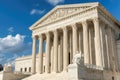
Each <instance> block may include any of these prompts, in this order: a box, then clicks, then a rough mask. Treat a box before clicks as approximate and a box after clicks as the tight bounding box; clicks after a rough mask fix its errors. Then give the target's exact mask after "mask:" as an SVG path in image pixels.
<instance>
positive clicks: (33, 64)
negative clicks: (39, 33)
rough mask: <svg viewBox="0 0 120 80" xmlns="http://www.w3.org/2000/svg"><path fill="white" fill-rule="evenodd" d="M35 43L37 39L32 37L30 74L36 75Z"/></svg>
mask: <svg viewBox="0 0 120 80" xmlns="http://www.w3.org/2000/svg"><path fill="white" fill-rule="evenodd" d="M36 41H37V38H36V37H35V36H34V37H33V45H32V74H35V73H36Z"/></svg>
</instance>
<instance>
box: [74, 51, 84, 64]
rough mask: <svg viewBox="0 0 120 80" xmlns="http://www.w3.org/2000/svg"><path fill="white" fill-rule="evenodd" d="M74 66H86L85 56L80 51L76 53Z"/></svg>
mask: <svg viewBox="0 0 120 80" xmlns="http://www.w3.org/2000/svg"><path fill="white" fill-rule="evenodd" d="M73 64H78V65H81V64H84V63H83V55H82V53H81V52H80V53H79V52H78V51H76V54H75V55H74V57H73Z"/></svg>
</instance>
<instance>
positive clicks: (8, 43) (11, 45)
mask: <svg viewBox="0 0 120 80" xmlns="http://www.w3.org/2000/svg"><path fill="white" fill-rule="evenodd" d="M24 38H25V36H24V35H20V34H16V36H12V35H8V36H7V37H4V38H0V53H15V54H16V53H21V52H24V51H25V50H26V49H27V48H28V47H29V46H31V45H30V44H25V43H24Z"/></svg>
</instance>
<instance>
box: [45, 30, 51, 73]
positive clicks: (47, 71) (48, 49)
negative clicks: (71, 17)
mask: <svg viewBox="0 0 120 80" xmlns="http://www.w3.org/2000/svg"><path fill="white" fill-rule="evenodd" d="M46 38H47V39H46V58H45V59H46V66H45V72H46V73H49V72H50V33H49V32H47V33H46Z"/></svg>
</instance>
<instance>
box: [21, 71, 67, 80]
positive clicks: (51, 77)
mask: <svg viewBox="0 0 120 80" xmlns="http://www.w3.org/2000/svg"><path fill="white" fill-rule="evenodd" d="M22 80H68V75H67V73H66V72H62V73H50V74H46V73H44V74H35V75H32V76H30V77H27V78H24V79H22Z"/></svg>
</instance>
